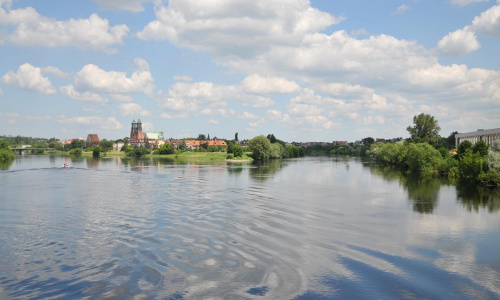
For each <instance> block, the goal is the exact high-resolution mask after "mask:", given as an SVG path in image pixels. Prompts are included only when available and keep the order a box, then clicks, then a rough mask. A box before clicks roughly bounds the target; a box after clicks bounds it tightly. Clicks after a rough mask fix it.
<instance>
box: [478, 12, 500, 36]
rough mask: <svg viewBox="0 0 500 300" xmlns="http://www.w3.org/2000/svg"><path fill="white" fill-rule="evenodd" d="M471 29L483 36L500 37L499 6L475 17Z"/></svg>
mask: <svg viewBox="0 0 500 300" xmlns="http://www.w3.org/2000/svg"><path fill="white" fill-rule="evenodd" d="M472 29H473V30H475V31H476V32H478V33H479V34H481V35H485V36H496V37H498V36H500V5H496V6H493V7H491V8H490V9H488V10H487V11H484V12H482V13H481V15H480V16H478V17H475V18H474V20H473V21H472Z"/></svg>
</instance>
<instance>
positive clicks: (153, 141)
mask: <svg viewBox="0 0 500 300" xmlns="http://www.w3.org/2000/svg"><path fill="white" fill-rule="evenodd" d="M129 142H130V145H131V146H133V147H146V146H148V147H149V148H158V147H159V146H161V145H163V144H165V138H164V137H163V132H143V131H142V122H141V119H139V120H137V122H136V121H135V120H133V121H132V127H131V128H130V140H129Z"/></svg>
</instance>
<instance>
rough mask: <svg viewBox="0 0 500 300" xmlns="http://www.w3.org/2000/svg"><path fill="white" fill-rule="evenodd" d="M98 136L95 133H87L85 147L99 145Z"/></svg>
mask: <svg viewBox="0 0 500 300" xmlns="http://www.w3.org/2000/svg"><path fill="white" fill-rule="evenodd" d="M99 142H100V141H99V137H98V136H97V134H95V133H91V134H89V135H87V147H94V146H97V145H99Z"/></svg>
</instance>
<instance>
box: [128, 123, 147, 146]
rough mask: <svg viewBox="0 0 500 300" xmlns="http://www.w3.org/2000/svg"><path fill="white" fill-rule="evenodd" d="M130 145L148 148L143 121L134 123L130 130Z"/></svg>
mask: <svg viewBox="0 0 500 300" xmlns="http://www.w3.org/2000/svg"><path fill="white" fill-rule="evenodd" d="M129 142H130V145H131V146H133V147H134V148H135V147H144V146H146V140H145V139H144V134H143V133H142V122H141V119H139V120H137V122H136V121H135V120H133V121H132V127H131V128H130V140H129Z"/></svg>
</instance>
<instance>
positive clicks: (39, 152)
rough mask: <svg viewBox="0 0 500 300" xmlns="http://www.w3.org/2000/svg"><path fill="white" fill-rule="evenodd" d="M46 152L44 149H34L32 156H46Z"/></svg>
mask: <svg viewBox="0 0 500 300" xmlns="http://www.w3.org/2000/svg"><path fill="white" fill-rule="evenodd" d="M44 153H45V150H43V149H32V150H31V154H44Z"/></svg>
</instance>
